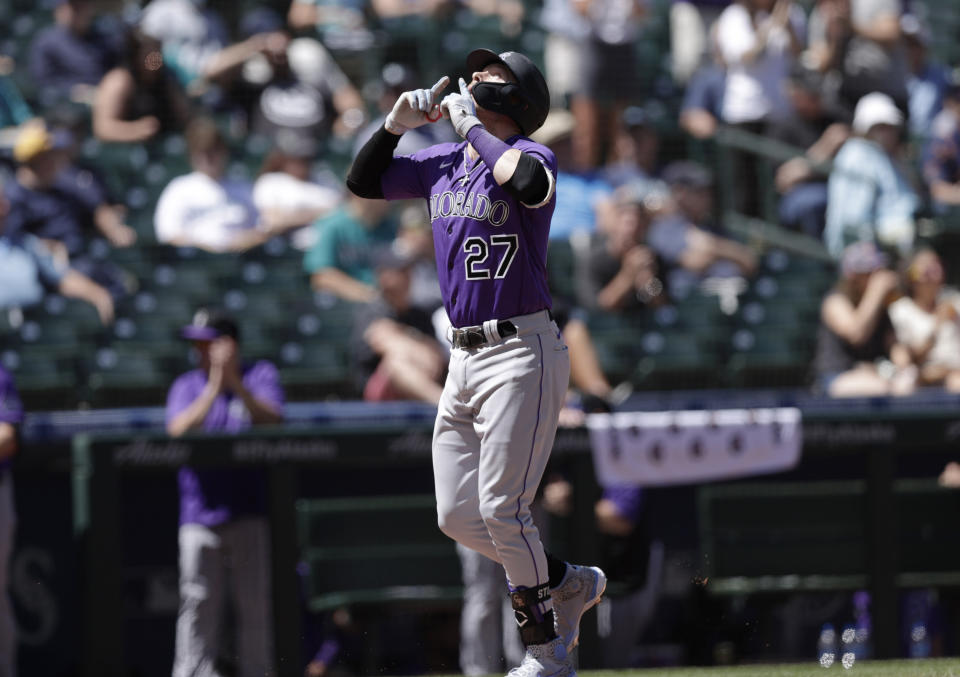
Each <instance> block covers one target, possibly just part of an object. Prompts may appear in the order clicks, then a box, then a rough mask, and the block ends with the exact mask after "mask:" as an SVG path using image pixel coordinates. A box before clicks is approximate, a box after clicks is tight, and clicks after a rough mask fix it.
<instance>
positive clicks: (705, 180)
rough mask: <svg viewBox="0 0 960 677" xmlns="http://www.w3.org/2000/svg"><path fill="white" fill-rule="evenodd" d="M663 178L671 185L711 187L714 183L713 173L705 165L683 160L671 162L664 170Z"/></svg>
mask: <svg viewBox="0 0 960 677" xmlns="http://www.w3.org/2000/svg"><path fill="white" fill-rule="evenodd" d="M663 180H664V182H665V183H666V184H667V185H668V186H671V187H672V186H686V187H688V188H710V187H711V186H712V185H713V174H711V173H710V170H709V169H707V168H706V167H704V166H703V165H700V164H697V163H696V162H689V161H686V160H681V161H679V162H673V163H671V164H669V165H668V166H667V168H666V169H664V170H663Z"/></svg>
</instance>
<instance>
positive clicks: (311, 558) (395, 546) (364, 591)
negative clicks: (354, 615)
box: [297, 494, 462, 611]
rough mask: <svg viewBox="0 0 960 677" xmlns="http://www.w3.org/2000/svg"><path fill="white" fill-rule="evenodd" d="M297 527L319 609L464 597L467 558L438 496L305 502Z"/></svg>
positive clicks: (309, 588)
mask: <svg viewBox="0 0 960 677" xmlns="http://www.w3.org/2000/svg"><path fill="white" fill-rule="evenodd" d="M297 528H298V532H299V541H300V547H301V550H302V552H303V553H304V559H305V560H306V563H307V570H308V574H307V585H306V596H307V605H308V607H309V608H310V609H311V610H312V611H324V610H328V609H332V608H336V607H338V606H342V605H344V604H359V603H382V602H389V601H402V600H408V601H417V600H420V601H422V600H439V599H452V600H459V599H460V596H461V594H462V591H461V587H462V581H461V577H460V562H459V559H458V557H457V553H456V549H455V547H454V543H453V541H451V540H450V539H448V538H446V537H445V536H444V535H443V534H442V533H441V532H440V530H438V529H437V509H436V498H434V496H433V495H432V494H429V495H408V496H357V497H350V498H325V499H309V500H308V499H301V500H300V501H297ZM371 535H373V538H371Z"/></svg>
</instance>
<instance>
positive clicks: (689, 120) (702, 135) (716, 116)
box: [680, 59, 727, 139]
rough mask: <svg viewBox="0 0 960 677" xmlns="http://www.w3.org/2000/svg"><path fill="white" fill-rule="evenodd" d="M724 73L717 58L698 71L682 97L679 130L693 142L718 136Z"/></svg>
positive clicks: (724, 82)
mask: <svg viewBox="0 0 960 677" xmlns="http://www.w3.org/2000/svg"><path fill="white" fill-rule="evenodd" d="M726 85H727V71H726V69H724V67H723V65H722V64H720V63H719V61H718V60H717V59H714V60H712V61H709V62H707V63H705V64H704V65H702V66H701V67H700V68H698V69H697V70H696V71H695V72H694V74H693V76H692V77H691V78H690V82H689V83H688V84H687V91H686V92H685V93H684V95H683V103H682V104H681V106H680V128H681V129H683V130H684V131H685V132H687V133H688V134H690V135H691V136H693V137H694V138H696V139H710V138H712V137H713V135H714V134H716V133H717V127H718V126H719V124H720V112H721V106H722V105H723V92H724V88H725V87H726Z"/></svg>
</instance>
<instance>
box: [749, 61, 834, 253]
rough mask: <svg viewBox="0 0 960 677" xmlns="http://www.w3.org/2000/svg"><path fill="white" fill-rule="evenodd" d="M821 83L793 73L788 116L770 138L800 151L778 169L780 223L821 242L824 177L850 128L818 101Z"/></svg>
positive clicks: (812, 75)
mask: <svg viewBox="0 0 960 677" xmlns="http://www.w3.org/2000/svg"><path fill="white" fill-rule="evenodd" d="M822 87H823V79H822V78H821V77H820V74H819V73H818V72H817V71H813V70H808V69H806V68H803V67H800V66H798V67H795V68H794V70H793V71H792V72H791V75H790V80H789V82H788V83H787V91H788V92H789V96H790V101H791V103H792V104H793V110H792V111H791V113H790V114H789V115H788V116H787V117H785V118H783V119H781V120H778V121H777V122H775V123H773V125H771V127H770V130H769V132H768V134H769V136H770V137H771V138H773V139H776V140H777V141H781V142H783V143H786V144H789V145H790V146H793V147H795V148H800V149H803V150H804V154H803V155H798V156H797V157H795V158H793V159H791V160H787V161H786V162H784V163H783V164H781V165H780V166H779V167H778V168H777V173H776V186H777V191H778V192H779V193H780V206H779V212H780V221H781V222H782V223H783V224H784V225H785V226H789V227H790V228H793V229H795V230H799V231H801V232H803V233H806V234H807V235H809V236H811V237H815V238H818V239H819V238H820V237H821V236H822V235H823V227H824V224H825V222H826V213H827V176H828V172H826V171H824V169H823V168H824V167H825V166H827V165H828V164H829V163H830V162H831V161H832V160H833V157H834V156H835V155H836V154H837V151H839V150H840V147H841V146H842V145H843V144H844V143H845V142H846V140H847V138H848V137H849V136H850V128H849V126H847V125H846V124H844V123H843V122H841V121H840V119H839V117H838V116H837V115H836V114H834V113H833V112H831V111H830V110H829V109H828V108H827V107H826V105H825V104H824V101H823V95H822Z"/></svg>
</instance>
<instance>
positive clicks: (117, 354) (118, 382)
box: [87, 344, 173, 407]
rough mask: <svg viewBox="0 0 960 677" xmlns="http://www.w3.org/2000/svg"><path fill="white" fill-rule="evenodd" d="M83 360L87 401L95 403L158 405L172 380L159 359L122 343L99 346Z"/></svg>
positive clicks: (106, 405)
mask: <svg viewBox="0 0 960 677" xmlns="http://www.w3.org/2000/svg"><path fill="white" fill-rule="evenodd" d="M87 364H88V368H89V369H90V373H89V376H88V379H87V384H88V386H89V389H90V403H91V405H93V406H96V407H110V406H116V404H117V403H118V402H123V403H124V405H125V406H162V405H163V402H164V401H165V398H166V393H167V390H168V389H169V387H170V384H171V382H172V380H173V379H172V376H173V374H172V370H170V369H166V368H164V365H163V362H162V360H161V359H159V358H157V357H155V356H154V355H150V354H146V353H144V352H143V351H141V350H139V349H131V348H128V347H126V346H123V345H122V344H114V345H113V346H110V347H105V348H100V349H99V350H97V351H96V353H95V354H94V355H93V358H92V359H91V360H89V361H88V363H87Z"/></svg>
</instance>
